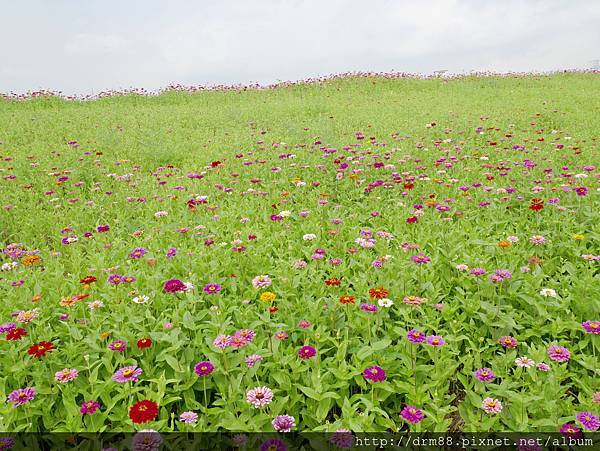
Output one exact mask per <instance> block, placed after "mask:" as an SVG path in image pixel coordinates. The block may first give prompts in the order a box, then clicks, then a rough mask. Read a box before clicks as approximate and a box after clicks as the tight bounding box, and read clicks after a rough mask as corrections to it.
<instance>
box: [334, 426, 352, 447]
mask: <svg viewBox="0 0 600 451" xmlns="http://www.w3.org/2000/svg"><path fill="white" fill-rule="evenodd" d="M329 441H330V442H331V444H332V445H333V446H335V447H336V448H341V449H348V448H351V447H352V446H354V435H352V432H351V431H349V430H348V429H338V430H337V431H335V432H334V433H333V434H331V438H330V439H329Z"/></svg>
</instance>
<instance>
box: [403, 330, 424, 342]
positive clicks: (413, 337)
mask: <svg viewBox="0 0 600 451" xmlns="http://www.w3.org/2000/svg"><path fill="white" fill-rule="evenodd" d="M406 338H407V339H408V341H410V342H411V343H423V342H424V341H425V334H424V333H423V332H421V331H420V330H417V329H411V330H409V331H408V333H407V334H406Z"/></svg>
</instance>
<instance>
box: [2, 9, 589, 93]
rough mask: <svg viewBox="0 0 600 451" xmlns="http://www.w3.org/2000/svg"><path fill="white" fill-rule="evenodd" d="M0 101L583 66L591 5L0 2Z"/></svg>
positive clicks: (587, 58) (586, 62)
mask: <svg viewBox="0 0 600 451" xmlns="http://www.w3.org/2000/svg"><path fill="white" fill-rule="evenodd" d="M0 2H1V3H0V5H1V9H0V11H1V20H0V92H9V91H17V92H26V91H28V90H35V89H39V88H48V89H53V90H62V91H63V92H64V93H66V94H91V93H97V92H98V91H101V90H103V89H117V88H128V87H144V88H146V89H150V90H154V89H158V88H160V87H164V86H166V85H168V84H170V83H181V84H192V85H200V84H220V83H226V84H232V83H250V82H260V83H270V82H274V81H278V80H297V79H303V78H307V77H311V76H317V75H327V74H331V73H339V72H345V71H354V70H365V71H366V70H372V71H392V70H395V71H399V72H419V73H430V72H432V71H434V70H441V69H447V70H449V71H451V72H463V71H464V72H468V71H471V70H494V71H511V70H513V71H532V70H535V71H544V70H553V69H575V68H580V69H583V68H589V67H591V65H592V62H591V61H592V60H594V59H598V58H600V1H598V0H581V1H580V0H529V1H528V0H426V1H420V0H410V1H401V0H162V1H161V0H0Z"/></svg>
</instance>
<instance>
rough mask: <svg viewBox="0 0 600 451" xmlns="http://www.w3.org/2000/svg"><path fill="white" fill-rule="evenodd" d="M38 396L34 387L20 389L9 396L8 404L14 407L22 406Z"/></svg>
mask: <svg viewBox="0 0 600 451" xmlns="http://www.w3.org/2000/svg"><path fill="white" fill-rule="evenodd" d="M36 395H37V390H36V389H35V388H33V387H25V388H18V389H17V390H15V391H13V392H12V393H11V394H9V395H8V402H11V403H12V404H13V407H17V406H22V405H24V404H27V403H28V402H30V401H32V400H33V398H35V396H36Z"/></svg>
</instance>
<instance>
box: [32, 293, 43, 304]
mask: <svg viewBox="0 0 600 451" xmlns="http://www.w3.org/2000/svg"><path fill="white" fill-rule="evenodd" d="M40 299H42V295H41V294H36V295H35V296H34V297H32V298H31V302H37V301H39V300H40Z"/></svg>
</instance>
